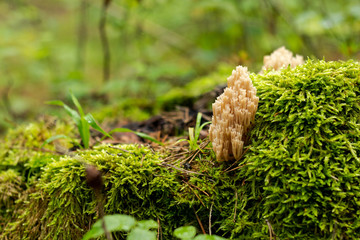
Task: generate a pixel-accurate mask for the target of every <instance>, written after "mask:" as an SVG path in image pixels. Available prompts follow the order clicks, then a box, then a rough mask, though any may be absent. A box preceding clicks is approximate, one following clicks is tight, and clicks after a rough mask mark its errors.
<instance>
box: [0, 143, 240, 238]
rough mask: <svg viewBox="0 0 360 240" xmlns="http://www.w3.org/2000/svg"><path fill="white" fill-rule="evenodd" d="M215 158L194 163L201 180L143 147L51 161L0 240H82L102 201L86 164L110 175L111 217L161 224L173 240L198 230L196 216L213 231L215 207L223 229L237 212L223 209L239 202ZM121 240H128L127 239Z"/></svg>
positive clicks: (104, 149) (105, 148)
mask: <svg viewBox="0 0 360 240" xmlns="http://www.w3.org/2000/svg"><path fill="white" fill-rule="evenodd" d="M211 156H212V155H211V154H210V152H209V150H205V152H204V153H203V154H200V155H199V156H198V158H197V159H196V160H194V162H193V164H194V167H195V165H196V172H186V171H185V170H184V169H182V168H181V166H178V167H179V168H178V167H175V168H173V165H172V164H170V163H168V164H167V165H166V164H165V165H164V164H163V160H162V159H161V155H160V154H159V153H156V152H153V151H152V150H151V149H150V148H148V147H144V146H138V145H120V146H115V147H113V146H111V145H100V146H97V147H94V149H92V150H86V151H78V152H77V154H76V155H75V156H63V157H60V158H54V157H49V158H48V161H47V164H46V165H44V166H43V167H42V168H41V174H40V176H39V179H38V180H37V181H36V183H35V184H32V185H31V186H30V188H28V189H23V191H21V192H20V194H21V195H22V197H19V198H18V199H17V200H16V203H15V204H14V206H12V209H13V212H14V213H16V214H14V216H13V217H12V218H10V220H9V224H7V226H6V227H5V228H4V229H3V233H2V234H0V238H5V239H80V238H81V237H82V236H83V235H84V233H85V232H86V231H87V230H88V229H89V227H90V226H91V225H92V223H94V222H95V221H96V220H97V218H98V209H97V204H98V201H97V199H96V198H95V196H94V193H93V191H92V190H91V188H89V187H88V186H87V185H86V181H85V165H86V164H92V165H95V166H96V167H97V168H98V169H99V170H100V171H101V172H102V174H103V181H104V189H103V192H102V194H103V196H104V198H105V204H104V211H105V214H114V213H121V214H127V215H131V216H134V217H136V218H137V219H154V220H156V221H158V222H159V223H160V227H161V232H162V236H163V238H164V239H173V236H172V232H173V230H174V229H175V228H177V227H180V226H183V225H187V224H193V225H197V224H198V222H197V218H196V215H198V217H199V219H202V221H203V223H204V226H205V227H207V226H206V225H207V222H208V217H209V209H210V208H211V205H213V208H212V216H213V217H212V221H213V227H214V229H219V227H220V224H221V219H223V215H225V216H226V215H228V213H229V210H228V209H230V208H233V207H234V205H233V204H230V205H229V206H227V204H224V203H225V202H226V201H227V200H228V199H233V196H234V193H235V191H236V189H235V188H234V186H235V183H234V179H236V178H233V176H230V175H228V174H224V172H223V168H222V167H215V166H214V165H215V164H216V163H215V161H214V160H213V158H212V157H211ZM199 158H202V160H204V161H200V159H199ZM34 182H35V181H34ZM13 202H14V201H13ZM225 209H227V210H225ZM231 211H233V210H231ZM195 212H196V213H195ZM213 231H215V230H213ZM115 237H116V239H124V238H123V235H122V234H121V233H117V234H116V235H115Z"/></svg>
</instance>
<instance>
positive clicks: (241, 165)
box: [224, 164, 246, 173]
mask: <svg viewBox="0 0 360 240" xmlns="http://www.w3.org/2000/svg"><path fill="white" fill-rule="evenodd" d="M244 166H246V164H243V165H240V166H237V167H236V168H233V169H230V170H228V171H224V172H226V173H229V172H232V171H235V170H237V169H239V168H242V167H244Z"/></svg>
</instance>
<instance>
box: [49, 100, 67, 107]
mask: <svg viewBox="0 0 360 240" xmlns="http://www.w3.org/2000/svg"><path fill="white" fill-rule="evenodd" d="M45 103H46V104H49V105H56V106H61V107H63V106H64V105H65V104H64V102H63V101H60V100H53V101H47V102H45Z"/></svg>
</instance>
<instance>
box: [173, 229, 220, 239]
mask: <svg viewBox="0 0 360 240" xmlns="http://www.w3.org/2000/svg"><path fill="white" fill-rule="evenodd" d="M174 236H175V237H177V238H180V239H181V240H226V238H223V237H219V236H216V235H207V234H199V235H197V236H196V228H195V227H193V226H185V227H179V228H177V229H175V231H174Z"/></svg>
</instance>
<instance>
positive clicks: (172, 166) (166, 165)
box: [158, 163, 206, 176]
mask: <svg viewBox="0 0 360 240" xmlns="http://www.w3.org/2000/svg"><path fill="white" fill-rule="evenodd" d="M158 165H159V166H164V167H171V168H174V169H176V170H178V171H181V172H185V173H192V174H197V175H203V176H206V175H205V174H202V173H197V172H193V171H189V170H185V169H182V168H179V167H176V166H174V165H172V164H168V163H163V164H158Z"/></svg>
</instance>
